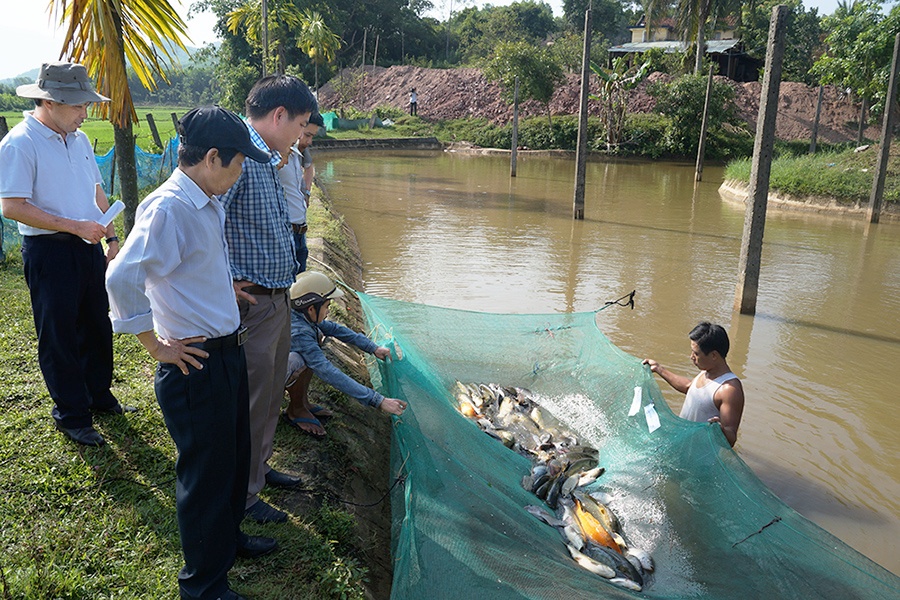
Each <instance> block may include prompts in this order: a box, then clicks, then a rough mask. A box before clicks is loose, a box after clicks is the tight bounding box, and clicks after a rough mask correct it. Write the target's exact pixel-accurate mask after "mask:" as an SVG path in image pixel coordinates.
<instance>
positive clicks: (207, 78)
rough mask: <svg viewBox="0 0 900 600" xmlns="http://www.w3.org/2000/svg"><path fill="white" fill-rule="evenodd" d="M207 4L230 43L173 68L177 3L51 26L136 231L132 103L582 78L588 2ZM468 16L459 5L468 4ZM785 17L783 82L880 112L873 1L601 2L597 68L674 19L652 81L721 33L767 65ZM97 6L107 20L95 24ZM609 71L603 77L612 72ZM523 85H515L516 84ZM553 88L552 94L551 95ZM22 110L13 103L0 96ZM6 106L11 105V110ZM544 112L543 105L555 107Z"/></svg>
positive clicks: (69, 17) (59, 14) (881, 71)
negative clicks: (675, 38)
mask: <svg viewBox="0 0 900 600" xmlns="http://www.w3.org/2000/svg"><path fill="white" fill-rule="evenodd" d="M265 1H266V5H267V9H268V11H267V12H268V14H267V19H265V20H263V19H262V18H261V16H262V2H263V0H198V1H197V2H194V3H193V4H192V5H191V11H206V10H209V11H212V12H213V13H214V14H215V15H216V17H217V26H216V27H217V30H218V33H219V34H220V36H221V39H222V41H221V43H220V44H218V45H216V46H210V47H207V48H204V49H202V50H201V51H200V52H199V53H198V54H196V55H195V56H194V57H193V58H190V59H188V60H185V61H183V63H182V66H181V67H180V68H173V67H172V66H171V65H172V64H175V63H176V62H178V61H176V60H175V58H176V54H178V53H179V52H181V51H186V50H187V48H186V46H185V44H186V42H187V41H188V40H187V35H186V32H187V26H186V24H185V23H184V22H183V21H182V19H181V17H179V16H178V14H177V12H176V11H175V10H174V9H173V8H172V6H171V4H170V2H169V0H127V1H123V0H97V2H96V3H88V4H84V3H81V4H79V3H75V4H71V3H67V2H65V1H64V0H62V1H61V0H53V2H51V3H50V10H51V11H52V14H53V15H54V16H55V17H56V18H57V19H58V21H59V23H60V24H61V25H63V26H64V30H65V31H66V37H65V40H64V42H63V53H64V55H65V56H67V57H68V58H70V59H71V60H73V61H75V62H81V63H83V64H85V66H86V67H87V68H88V72H89V73H90V74H91V76H92V77H93V78H94V79H95V80H96V81H97V84H98V91H100V93H102V94H104V95H106V96H109V97H110V98H112V102H110V103H108V104H101V105H99V110H100V113H101V117H103V118H108V119H109V120H110V121H111V122H112V123H113V127H114V131H115V139H116V147H117V152H116V164H117V165H118V170H119V173H120V177H121V180H122V195H123V199H124V200H125V203H126V205H127V206H128V208H129V210H128V211H126V222H125V226H126V229H128V228H130V224H131V217H132V215H133V210H134V207H135V206H136V205H137V188H136V171H135V167H134V155H133V147H134V135H133V131H132V124H133V122H134V120H135V119H136V117H137V115H136V112H135V110H134V103H135V102H160V103H162V102H165V103H170V104H177V105H196V104H203V103H208V102H218V103H219V104H221V105H223V106H226V107H228V108H232V109H236V110H240V109H241V108H242V107H243V102H244V98H245V97H246V94H247V92H248V90H249V89H250V87H251V86H252V84H253V82H255V81H256V80H257V79H258V78H259V77H260V76H261V75H262V74H263V73H272V72H284V73H289V74H292V75H297V76H299V77H301V78H302V79H303V80H304V81H307V82H312V83H313V87H314V88H318V85H319V82H325V81H328V80H329V79H330V78H331V77H333V76H334V74H335V73H337V72H339V71H340V70H341V69H343V68H344V67H360V66H367V65H373V64H375V65H379V66H390V65H397V64H413V65H418V66H425V67H457V66H476V67H481V68H483V69H485V71H486V72H487V73H488V74H490V76H491V77H492V78H494V79H496V80H498V81H500V82H501V83H503V84H504V86H503V87H504V89H507V90H508V87H509V83H510V81H511V80H512V79H514V76H515V75H520V73H525V74H527V75H529V77H531V79H532V81H530V82H528V83H526V85H525V86H524V87H525V89H526V94H530V95H531V97H534V98H536V99H539V100H540V99H542V98H541V97H540V96H541V95H546V94H547V92H548V90H550V91H552V89H553V87H554V82H555V81H558V80H559V78H560V77H561V76H562V74H563V73H565V72H566V71H575V70H577V69H578V67H579V66H580V63H581V60H580V48H581V44H582V40H581V37H582V33H581V32H582V30H583V29H582V28H583V21H584V15H585V9H586V8H587V4H588V2H589V0H564V1H563V13H564V14H563V15H562V16H561V17H554V16H553V13H552V11H551V9H550V6H549V5H548V4H547V3H545V2H540V1H537V0H523V1H520V2H515V3H513V4H511V5H509V6H491V5H485V6H483V7H473V6H465V4H466V3H467V1H468V0H462V4H463V8H459V4H457V5H455V6H456V10H455V11H454V10H453V8H454V4H453V2H452V0H443V1H445V2H447V4H446V5H444V6H446V8H447V18H446V19H444V20H439V19H436V18H434V17H430V16H426V13H427V12H428V11H429V10H431V9H433V8H434V5H433V3H432V2H431V0H367V1H365V2H361V1H360V0H329V2H327V3H326V2H323V1H322V0H265ZM458 2H459V0H458ZM779 3H786V4H788V5H789V6H790V7H791V16H790V18H789V22H788V28H787V30H788V32H787V38H788V39H787V40H786V47H787V48H788V52H787V54H786V57H785V66H784V75H783V78H784V79H786V80H795V81H805V82H807V83H832V84H835V85H837V86H840V87H841V88H844V89H846V90H848V91H849V92H851V93H853V94H856V95H857V96H858V97H860V98H862V99H863V100H864V101H865V102H866V103H867V104H869V105H870V106H871V109H872V114H873V115H874V116H877V115H878V113H879V112H880V111H883V110H884V108H885V106H886V102H885V98H884V90H885V89H886V87H887V79H888V71H889V69H890V59H891V54H892V48H893V38H894V35H895V34H896V33H897V32H898V31H900V6H895V7H894V8H893V9H892V10H890V11H889V12H888V13H885V12H884V11H883V10H882V7H883V5H884V3H882V2H876V1H874V0H862V1H850V0H841V2H840V3H839V6H838V8H837V9H836V11H835V12H834V14H832V15H829V16H824V17H823V16H820V15H818V12H817V10H816V9H809V10H807V9H806V8H805V7H804V6H803V3H802V0H782V2H779V1H778V0H766V1H764V2H749V3H738V2H733V1H732V0H693V1H690V2H688V1H687V0H678V1H675V2H672V1H667V0H666V1H659V2H657V1H656V0H645V2H644V3H641V4H639V3H633V2H629V1H625V0H593V1H592V17H593V26H592V31H593V34H592V35H593V39H592V48H593V49H594V50H593V51H592V55H591V59H592V62H593V63H594V70H595V72H598V74H599V72H600V71H598V69H608V71H603V73H604V74H605V75H607V76H611V75H612V72H613V71H615V70H616V69H621V70H623V72H622V73H619V74H618V75H617V76H616V77H615V78H614V79H618V80H621V81H623V82H624V81H626V80H628V79H629V78H630V75H629V74H628V73H627V72H624V68H623V67H622V65H621V64H620V65H619V66H613V65H607V64H606V62H607V61H606V58H607V57H606V49H607V48H608V47H609V45H611V44H616V43H621V42H623V41H626V40H627V36H628V33H629V32H628V27H629V26H630V25H634V24H635V23H636V22H637V20H638V18H639V17H640V15H647V16H648V17H649V19H648V23H650V25H652V24H653V23H654V19H656V18H663V17H668V18H671V19H674V20H675V22H676V23H677V24H678V29H679V34H680V35H681V36H682V39H683V40H684V41H686V42H689V43H692V44H694V49H693V52H692V50H691V48H688V50H687V51H685V52H684V53H683V55H661V54H659V53H658V54H657V55H656V56H653V55H652V54H651V56H646V57H645V59H646V60H650V61H651V65H650V66H651V67H652V68H653V69H655V70H661V71H665V72H669V73H673V74H682V73H690V72H691V71H692V69H691V63H692V60H691V57H692V56H697V57H699V59H698V60H697V61H694V62H695V64H694V67H693V72H694V73H697V72H698V71H699V69H698V67H700V66H701V63H702V57H703V52H702V49H703V44H704V40H705V39H708V36H709V35H710V34H711V33H712V32H713V31H714V30H715V29H716V27H717V26H718V25H721V24H723V23H726V24H728V25H729V26H731V25H734V26H735V29H736V30H737V33H738V35H739V36H741V37H742V39H743V40H744V44H745V47H746V51H747V52H748V53H749V54H750V55H751V56H754V57H758V58H763V53H764V51H765V39H766V37H767V31H768V21H769V15H770V14H771V10H772V8H773V7H774V6H775V5H776V4H779ZM94 4H97V5H98V6H99V7H101V8H102V9H103V10H93V8H91V7H93V6H94ZM604 65H605V66H604ZM511 76H512V77H511ZM548 82H549V85H548ZM0 93H5V94H7V96H11V93H10V92H6V91H4V90H0ZM0 98H2V96H0ZM545 101H546V100H545Z"/></svg>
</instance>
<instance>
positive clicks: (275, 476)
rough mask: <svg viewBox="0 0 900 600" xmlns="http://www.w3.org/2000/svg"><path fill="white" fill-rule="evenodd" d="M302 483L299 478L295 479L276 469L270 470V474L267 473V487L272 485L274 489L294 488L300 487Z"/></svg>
mask: <svg viewBox="0 0 900 600" xmlns="http://www.w3.org/2000/svg"><path fill="white" fill-rule="evenodd" d="M300 483H301V480H300V478H299V477H294V476H293V475H288V474H287V473H282V472H280V471H276V470H275V469H269V472H268V473H266V485H271V486H272V487H277V488H292V487H296V486H298V485H300Z"/></svg>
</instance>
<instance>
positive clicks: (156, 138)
mask: <svg viewBox="0 0 900 600" xmlns="http://www.w3.org/2000/svg"><path fill="white" fill-rule="evenodd" d="M147 125H148V126H149V127H150V135H152V136H153V143H154V144H156V147H157V148H159V149H160V150H162V149H163V144H162V140H161V139H159V131H158V130H157V129H156V122H155V121H154V120H153V115H151V114H150V113H147Z"/></svg>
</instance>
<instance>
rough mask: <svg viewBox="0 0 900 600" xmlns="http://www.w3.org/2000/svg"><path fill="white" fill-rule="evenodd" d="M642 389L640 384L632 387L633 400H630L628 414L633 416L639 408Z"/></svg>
mask: <svg viewBox="0 0 900 600" xmlns="http://www.w3.org/2000/svg"><path fill="white" fill-rule="evenodd" d="M643 391H644V389H643V388H642V387H641V386H636V387H635V388H634V400H632V401H631V408H630V409H629V410H628V416H629V417H633V416H634V415H636V414H638V411H639V410H641V398H642V393H643Z"/></svg>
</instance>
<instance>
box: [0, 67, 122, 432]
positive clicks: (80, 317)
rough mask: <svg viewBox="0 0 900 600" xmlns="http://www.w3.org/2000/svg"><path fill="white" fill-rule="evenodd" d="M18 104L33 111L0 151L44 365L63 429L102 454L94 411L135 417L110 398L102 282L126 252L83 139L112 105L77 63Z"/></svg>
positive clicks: (50, 72)
mask: <svg viewBox="0 0 900 600" xmlns="http://www.w3.org/2000/svg"><path fill="white" fill-rule="evenodd" d="M16 94H18V95H19V96H22V97H24V98H31V99H33V100H34V103H35V108H34V111H33V112H29V113H26V114H25V119H24V120H23V121H22V122H21V123H19V124H18V125H16V126H15V127H13V129H12V130H11V131H10V132H9V134H8V135H7V136H6V137H5V138H4V139H3V141H2V142H0V203H2V207H3V215H4V216H5V217H6V218H8V219H13V220H15V221H18V222H19V233H21V234H22V236H23V238H22V260H23V264H24V272H25V281H26V283H27V284H28V290H29V292H30V293H31V308H32V312H33V313H34V325H35V330H36V332H37V338H38V363H39V364H40V367H41V373H42V374H43V376H44V381H45V383H46V384H47V390H48V391H49V392H50V397H51V398H52V399H53V402H54V406H53V411H52V415H53V418H54V420H55V421H56V428H57V429H59V430H60V431H61V432H62V433H63V434H65V435H66V436H67V437H69V438H71V439H72V440H74V441H76V442H78V443H79V444H83V445H86V446H102V445H103V444H104V443H105V440H104V439H103V436H101V435H100V433H99V432H98V431H97V430H96V429H94V426H93V418H92V416H91V411H94V412H106V413H116V414H122V413H123V412H131V411H133V410H134V409H133V408H131V407H123V406H122V405H120V404H119V401H118V400H116V398H115V397H114V396H113V394H112V392H111V391H110V385H111V384H112V373H113V347H112V330H111V329H110V325H109V318H108V316H107V314H108V312H109V305H108V303H107V299H106V291H105V290H104V288H103V275H104V269H105V268H106V263H107V261H109V260H112V258H113V257H114V256H115V255H116V252H117V251H118V249H119V243H118V238H117V237H116V232H115V228H114V227H113V225H112V224H111V223H110V224H108V225H102V224H101V223H100V222H99V221H101V220H103V213H104V212H105V211H106V210H107V209H108V208H109V202H108V200H107V198H106V194H104V193H103V189H101V187H100V182H101V179H100V170H99V169H98V168H97V162H96V159H95V158H94V152H93V149H92V148H91V144H90V142H89V141H88V138H87V136H86V135H85V134H84V133H82V132H81V131H79V130H78V128H79V127H80V126H81V123H82V122H83V121H84V120H85V118H87V109H88V107H89V106H90V105H91V104H92V103H94V102H108V101H109V98H107V97H106V96H101V95H100V94H98V93H97V92H95V91H94V88H93V85H92V83H91V80H90V78H89V77H88V74H87V71H86V70H85V68H84V67H83V66H82V65H79V64H73V63H45V64H44V65H43V66H42V67H41V71H40V74H39V75H38V79H37V82H36V83H33V84H26V85H21V86H19V87H18V88H16ZM104 238H106V241H107V245H108V249H107V250H106V256H105V257H104V251H103V248H102V247H101V244H100V241H101V240H103V239H104Z"/></svg>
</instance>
